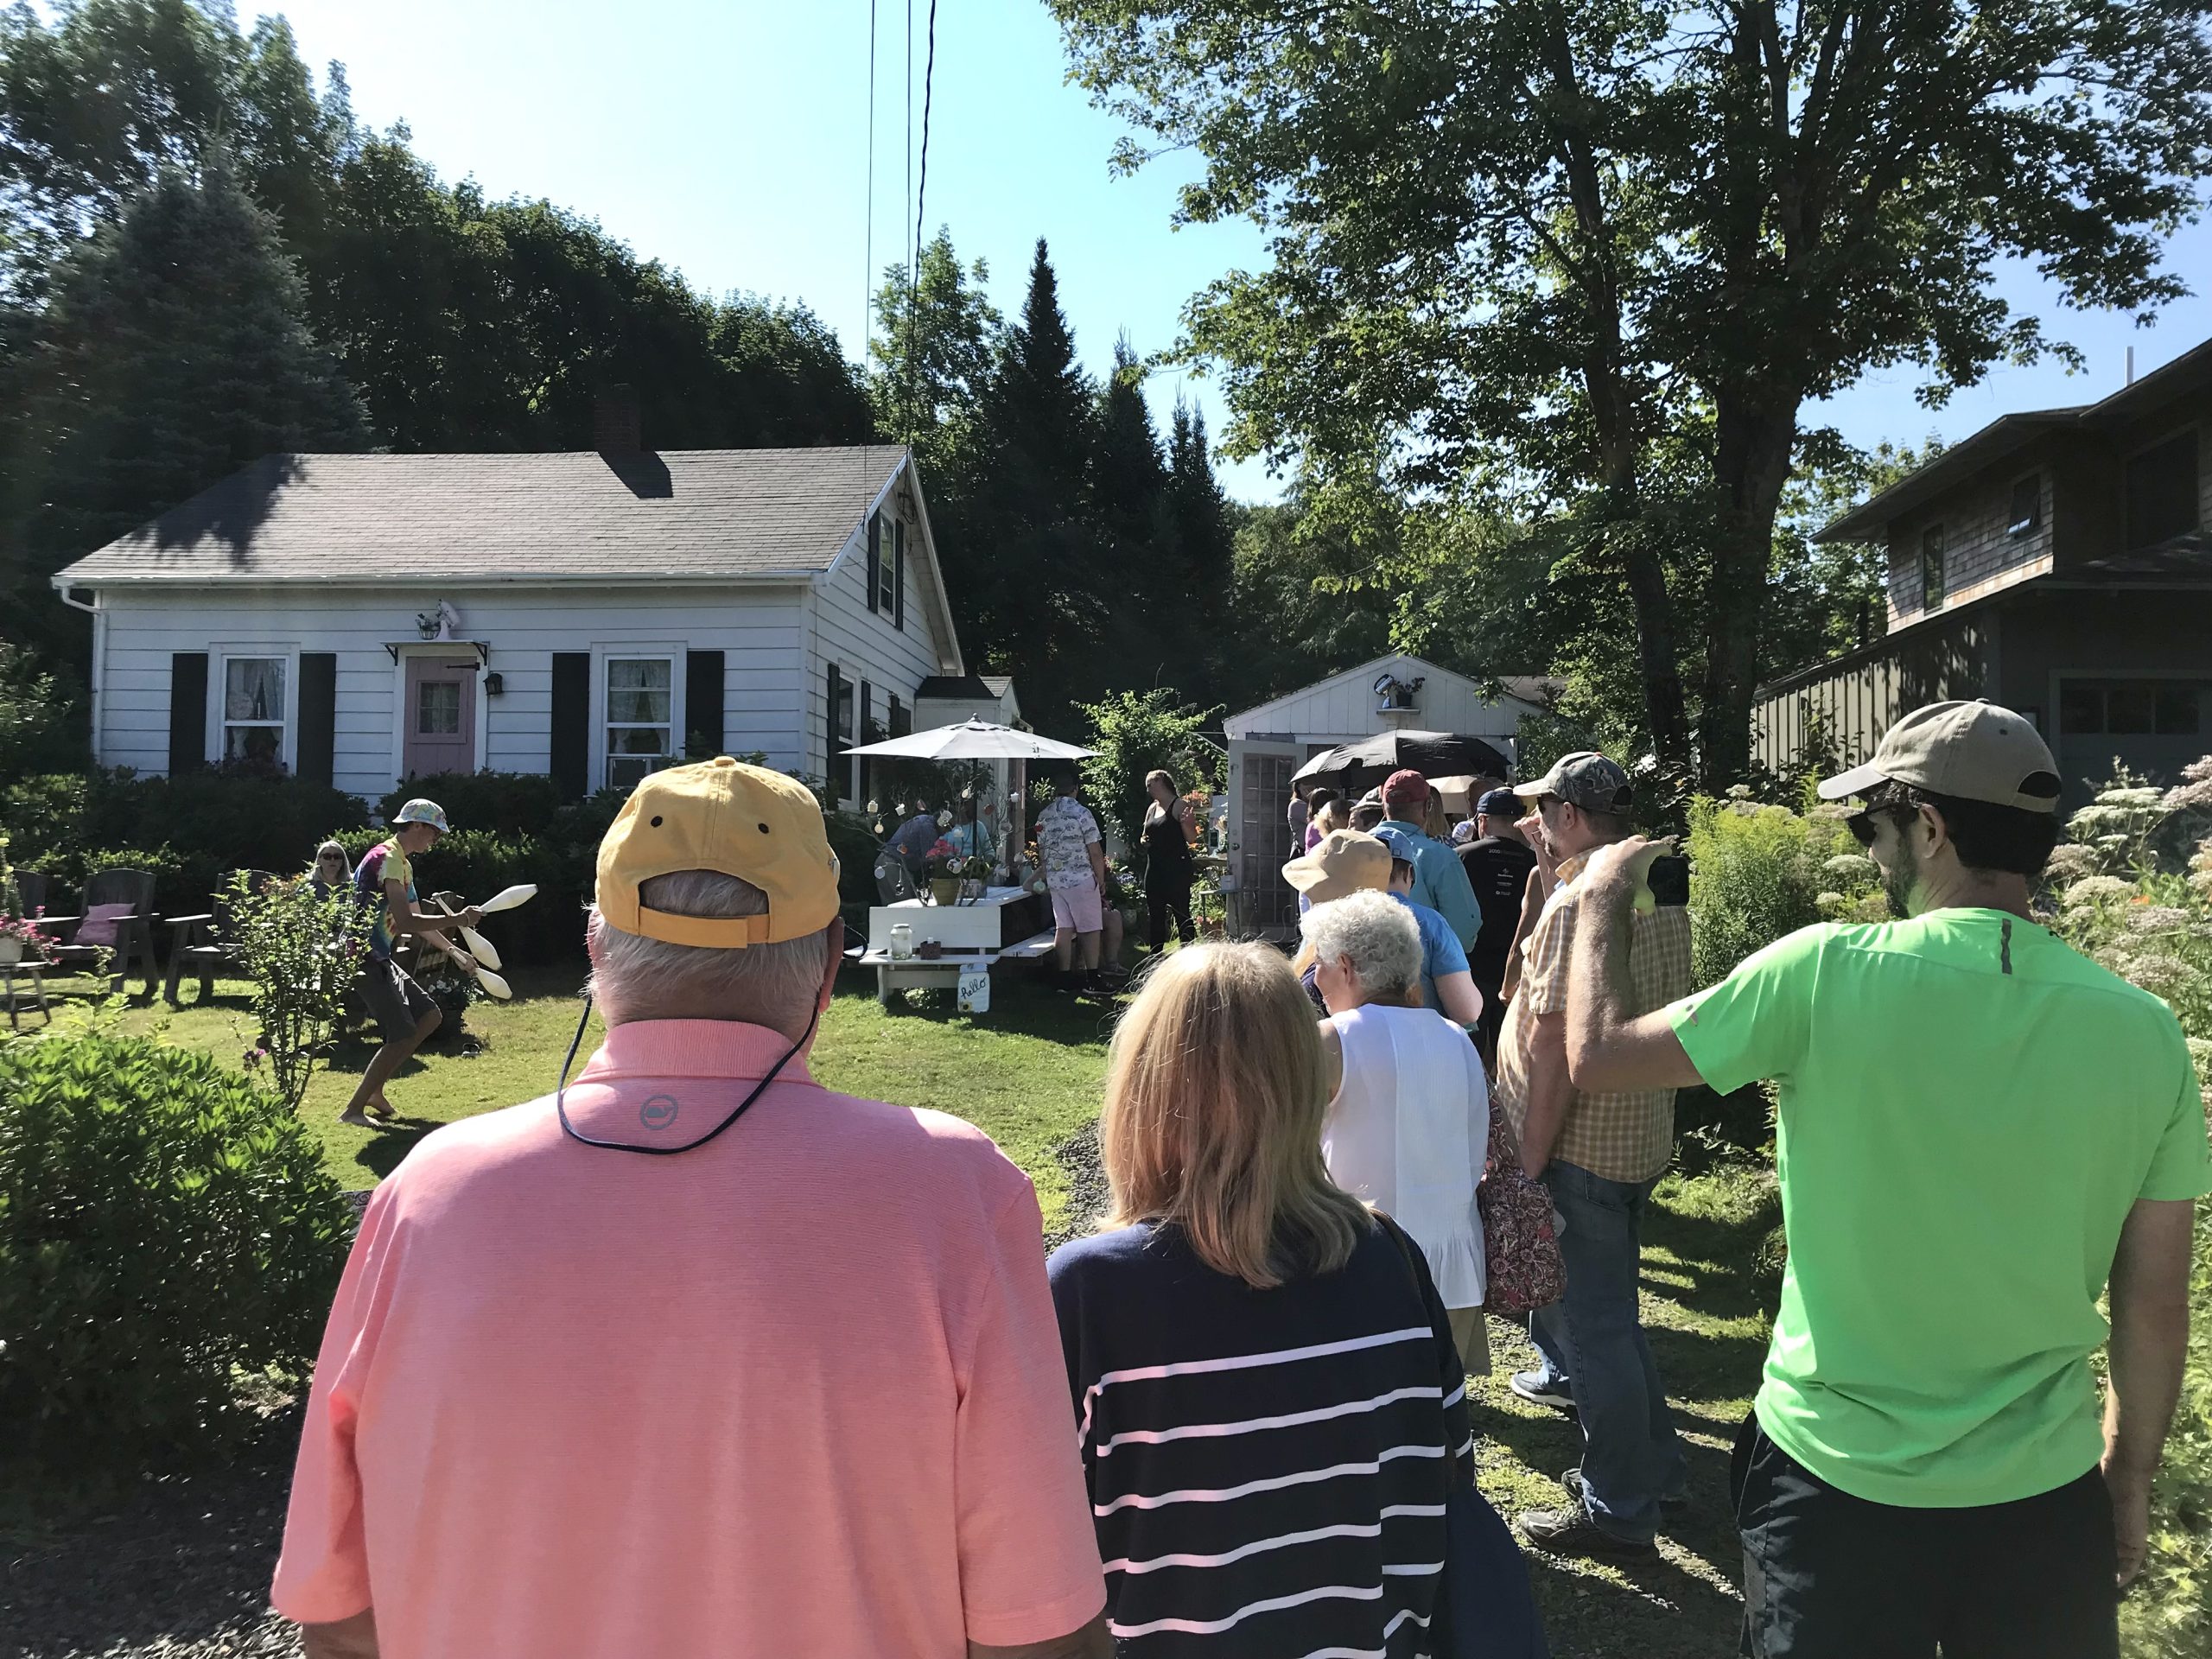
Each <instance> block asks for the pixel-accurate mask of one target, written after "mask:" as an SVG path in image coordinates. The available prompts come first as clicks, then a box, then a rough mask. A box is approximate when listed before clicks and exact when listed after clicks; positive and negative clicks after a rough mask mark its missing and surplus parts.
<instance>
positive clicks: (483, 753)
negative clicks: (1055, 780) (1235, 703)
mask: <svg viewBox="0 0 2212 1659" xmlns="http://www.w3.org/2000/svg"><path fill="white" fill-rule="evenodd" d="M633 418H634V417H633ZM602 437H603V442H602V447H601V448H599V449H597V450H586V451H581V452H575V453H561V454H283V455H270V456H267V457H264V459H263V460H261V461H257V462H255V463H254V464H253V465H252V466H251V467H246V468H245V469H244V470H243V471H241V472H239V473H237V474H233V475H232V476H231V477H230V478H227V479H226V480H223V481H222V482H220V483H219V484H217V485H215V486H213V487H212V488H210V489H208V490H207V491H205V492H203V493H201V494H200V495H199V496H196V497H194V499H192V500H190V501H188V502H185V503H183V504H182V505H179V506H177V507H175V508H173V509H172V510H171V511H169V512H166V513H164V514H163V515H162V517H161V518H156V519H155V520H154V521H152V522H151V523H149V524H145V525H143V526H142V527H141V528H139V529H138V530H137V531H132V532H131V533H130V534H129V535H127V536H124V537H120V538H118V540H116V541H114V542H112V543H109V544H108V545H107V546H105V547H104V548H101V549H99V550H98V551H96V552H93V553H92V554H90V555H88V556H86V557H85V558H82V559H80V560H79V561H78V562H77V563H74V564H73V565H71V566H70V567H69V568H68V569H65V570H63V571H61V572H60V574H59V575H56V576H55V577H54V586H55V588H58V589H59V590H60V592H61V594H62V595H63V597H64V598H65V599H67V601H69V602H70V603H72V604H73V605H75V606H77V607H79V608H80V609H83V610H86V611H89V612H90V613H92V747H93V754H94V757H95V759H96V760H98V761H99V764H101V765H103V766H131V767H134V768H136V769H137V770H138V771H140V772H152V773H158V772H173V771H176V770H179V769H181V768H186V767H193V766H209V765H222V764H226V763H228V764H232V765H245V766H257V767H265V768H268V769H271V770H278V769H281V770H283V771H284V772H289V773H292V774H295V775H297V776H301V777H305V778H312V779H321V780H322V781H325V782H328V783H333V784H335V785H337V786H338V787H340V788H341V789H345V790H348V791H352V792H353V793H354V794H357V795H360V796H363V797H365V798H369V799H372V800H373V799H374V798H377V797H378V796H380V795H382V794H383V793H384V792H385V791H387V790H389V789H391V787H392V786H393V785H394V784H395V783H396V782H397V781H399V780H400V779H405V778H409V777H421V776H427V775H430V774H434V773H438V772H476V771H483V770H492V771H503V772H546V773H550V775H551V776H552V777H554V778H555V779H556V780H557V781H558V782H559V783H560V785H561V786H562V789H563V792H564V793H565V794H568V795H569V796H572V797H573V796H581V795H584V794H588V793H589V792H591V791H594V790H597V789H600V788H602V787H606V786H608V785H614V786H617V787H623V786H626V785H630V784H632V783H634V782H635V781H636V780H637V779H638V778H639V777H641V776H643V775H644V774H645V772H649V771H651V770H652V769H654V768H655V767H658V766H666V765H669V764H671V762H672V761H673V760H679V759H681V758H683V756H684V755H686V754H687V753H689V754H692V755H698V754H701V753H704V754H709V755H711V754H713V753H718V752H720V753H747V752H749V751H759V752H761V753H765V754H766V756H767V759H768V762H769V764H770V765H772V766H777V767H779V768H782V769H785V770H787V771H791V772H800V773H806V774H811V775H813V776H817V777H822V776H827V777H829V779H832V780H833V781H834V782H835V783H836V785H837V786H838V792H839V793H840V795H842V797H843V798H845V799H846V800H848V801H851V802H854V803H855V804H858V797H859V794H860V791H861V777H860V766H859V763H858V761H857V760H853V759H850V758H849V757H848V755H847V754H846V753H845V752H846V750H848V749H849V748H850V747H853V746H854V745H855V744H857V743H860V742H863V741H867V735H868V734H871V733H873V732H877V731H880V733H882V734H886V735H892V734H899V733H903V732H905V731H908V730H911V729H912V728H913V727H914V726H915V725H916V724H917V723H918V711H919V710H920V709H921V707H922V706H923V704H924V703H925V702H929V703H930V704H931V712H932V713H934V714H936V715H938V719H939V720H944V719H965V718H966V717H967V716H968V715H969V714H971V713H975V712H978V710H977V709H973V708H971V707H970V706H969V702H970V701H972V699H969V698H966V697H964V696H963V697H962V698H960V699H957V700H956V701H951V702H948V701H944V700H942V699H933V698H931V693H932V692H934V691H936V690H938V689H939V688H941V687H942V686H944V684H945V683H947V682H950V683H953V684H955V685H957V686H959V687H960V688H961V689H962V690H965V689H966V687H967V684H968V674H967V668H966V664H964V662H963V659H962V657H961V652H960V643H959V640H958V639H957V637H956V635H955V632H954V628H953V622H952V613H951V609H950V605H949V603H948V601H947V596H946V594H945V591H944V581H943V577H942V575H941V574H940V571H939V569H938V559H937V554H936V548H935V543H934V541H933V539H932V537H931V531H930V524H929V514H928V512H927V509H926V507H925V505H924V502H923V499H922V490H921V483H920V480H919V479H918V477H917V476H916V474H915V470H914V467H913V464H912V459H911V457H910V456H909V454H908V453H907V452H906V449H904V448H900V447H898V446H894V445H888V444H879V445H873V446H867V447H849V448H813V449H721V450H668V451H655V450H651V449H645V448H640V447H639V445H638V444H637V442H636V441H635V436H634V427H632V429H631V430H630V432H629V433H628V434H627V435H625V434H624V433H623V432H622V431H621V430H620V428H619V423H618V427H617V429H615V430H613V432H611V433H607V434H603V435H602ZM997 695H998V696H1000V697H1001V700H1002V705H1003V703H1004V702H1010V701H1011V691H1010V690H1009V689H1007V688H1004V687H1003V686H1001V688H999V689H998V692H997ZM956 707H957V714H954V713H953V712H952V710H953V709H955V708H956ZM983 712H988V709H985V710H983Z"/></svg>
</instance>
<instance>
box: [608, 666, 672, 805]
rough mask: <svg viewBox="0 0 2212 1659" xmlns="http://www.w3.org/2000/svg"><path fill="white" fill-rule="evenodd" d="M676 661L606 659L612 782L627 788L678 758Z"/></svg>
mask: <svg viewBox="0 0 2212 1659" xmlns="http://www.w3.org/2000/svg"><path fill="white" fill-rule="evenodd" d="M675 686H676V660H675V658H672V657H610V658H607V784H608V785H609V786H610V787H612V788H615V789H628V788H630V787H632V786H633V785H635V784H636V783H637V782H638V780H639V779H641V778H643V777H644V776H645V774H646V773H647V772H658V770H659V769H660V768H661V767H663V766H666V765H668V763H669V762H670V761H671V760H673V759H674V758H675V755H676V745H675V741H674V739H675V733H676V723H675V718H674V715H675V697H676V692H675Z"/></svg>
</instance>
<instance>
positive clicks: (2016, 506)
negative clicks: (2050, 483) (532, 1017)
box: [2005, 473, 2043, 536]
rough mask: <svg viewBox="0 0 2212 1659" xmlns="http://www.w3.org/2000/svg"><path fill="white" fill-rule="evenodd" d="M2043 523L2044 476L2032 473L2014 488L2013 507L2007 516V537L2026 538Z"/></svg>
mask: <svg viewBox="0 0 2212 1659" xmlns="http://www.w3.org/2000/svg"><path fill="white" fill-rule="evenodd" d="M2042 523H2043V474H2041V473H2030V474H2028V475H2027V476H2026V477H2025V478H2024V479H2022V480H2020V481H2019V482H2018V483H2017V484H2015V485H2014V486H2012V509H2011V511H2010V512H2006V513H2005V534H2006V535H2007V536H2025V535H2027V534H2028V533H2029V532H2030V531H2033V530H2035V529H2037V527H2038V526H2039V525H2041V524H2042Z"/></svg>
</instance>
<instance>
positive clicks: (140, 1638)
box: [0, 1412, 300, 1659]
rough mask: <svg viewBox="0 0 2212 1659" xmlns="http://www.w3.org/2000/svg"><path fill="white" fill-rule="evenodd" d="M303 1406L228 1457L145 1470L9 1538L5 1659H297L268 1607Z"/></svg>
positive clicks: (1, 1543) (4, 1545) (3, 1563)
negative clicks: (61, 1518) (93, 1510)
mask: <svg viewBox="0 0 2212 1659" xmlns="http://www.w3.org/2000/svg"><path fill="white" fill-rule="evenodd" d="M298 1441H299V1420H298V1416H297V1414H296V1413H289V1412H288V1413H286V1414H283V1416H282V1417H280V1418H278V1419H277V1420H275V1421H272V1422H271V1423H270V1427H269V1430H268V1432H267V1433H266V1434H264V1436H263V1437H262V1440H261V1441H260V1443H259V1444H258V1445H257V1446H251V1447H248V1448H247V1449H246V1450H245V1453H244V1454H243V1455H241V1456H239V1457H238V1458H237V1459H233V1460H232V1462H231V1463H230V1464H228V1465H226V1466H224V1467H222V1468H220V1469H217V1470H211V1471H207V1472H205V1473H202V1474H198V1475H192V1476H173V1477H170V1478H166V1479H162V1480H148V1481H145V1482H143V1483H142V1484H140V1486H139V1487H138V1488H137V1491H132V1492H130V1493H129V1494H128V1495H127V1496H125V1497H124V1498H123V1499H122V1500H121V1501H120V1502H119V1503H107V1504H103V1505H101V1506H100V1512H99V1513H98V1514H97V1516H92V1517H88V1518H83V1519H79V1520H75V1521H71V1522H54V1523H52V1524H51V1525H50V1526H48V1527H46V1528H41V1529H40V1530H39V1531H38V1532H37V1533H35V1534H34V1535H29V1536H25V1535H16V1534H10V1535H0V1656H5V1659H92V1656H95V1655H98V1656H101V1659H157V1656H158V1659H217V1656H223V1659H291V1656H296V1655H297V1654H298V1653H299V1651H300V1642H299V1634H298V1632H297V1631H296V1630H294V1629H293V1628H292V1627H291V1626H290V1625H289V1624H286V1623H285V1622H284V1621H283V1620H282V1619H280V1618H277V1616H276V1615H275V1614H273V1613H271V1612H270V1611H269V1574H270V1569H271V1567H273V1566H274V1565H275V1563H276V1559H277V1540H278V1538H279V1537H280V1536H281V1535H282V1534H283V1525H284V1498H285V1493H286V1491H287V1489H288V1487H289V1484H290V1478H291V1454H292V1449H293V1447H294V1446H296V1445H297V1444H298Z"/></svg>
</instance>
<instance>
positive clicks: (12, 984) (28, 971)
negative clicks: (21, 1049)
mask: <svg viewBox="0 0 2212 1659" xmlns="http://www.w3.org/2000/svg"><path fill="white" fill-rule="evenodd" d="M46 966H47V965H46V963H45V962H44V961H43V960H41V958H39V957H29V956H27V957H18V958H16V960H15V961H13V962H0V995H5V996H6V997H7V999H8V1024H9V1026H10V1027H11V1028H14V1029H18V1030H20V1029H21V1028H22V1020H20V1019H19V1018H18V1017H17V1015H16V975H18V974H22V975H26V976H29V980H30V982H31V995H32V996H33V997H34V998H35V999H36V1001H37V1006H38V1011H39V1013H40V1014H42V1015H43V1016H44V1017H45V1020H46V1023H47V1024H48V1025H49V1026H50V1025H52V1024H53V1023H54V1010H53V1009H51V1008H49V1007H47V1006H46Z"/></svg>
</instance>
